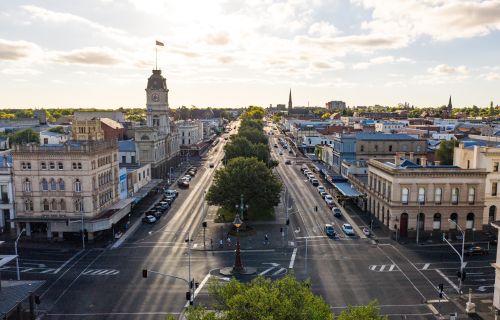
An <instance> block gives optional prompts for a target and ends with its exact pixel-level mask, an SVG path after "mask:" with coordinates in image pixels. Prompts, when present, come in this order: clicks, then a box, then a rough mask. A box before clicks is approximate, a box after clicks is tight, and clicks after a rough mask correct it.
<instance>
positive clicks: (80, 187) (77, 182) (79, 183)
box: [75, 179, 82, 192]
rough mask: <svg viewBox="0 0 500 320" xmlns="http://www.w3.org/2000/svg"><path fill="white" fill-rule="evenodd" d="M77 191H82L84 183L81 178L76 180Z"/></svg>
mask: <svg viewBox="0 0 500 320" xmlns="http://www.w3.org/2000/svg"><path fill="white" fill-rule="evenodd" d="M75 192H82V183H81V182H80V179H76V180H75Z"/></svg>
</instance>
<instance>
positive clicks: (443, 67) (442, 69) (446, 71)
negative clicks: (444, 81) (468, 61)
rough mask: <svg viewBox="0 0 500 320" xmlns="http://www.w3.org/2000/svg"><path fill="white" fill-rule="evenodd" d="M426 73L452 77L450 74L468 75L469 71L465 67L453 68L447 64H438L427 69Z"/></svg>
mask: <svg viewBox="0 0 500 320" xmlns="http://www.w3.org/2000/svg"><path fill="white" fill-rule="evenodd" d="M427 71H428V72H429V73H431V74H434V75H452V74H468V73H469V70H468V68H467V67H466V66H458V67H453V66H449V65H447V64H440V65H437V66H435V67H432V68H429V69H427Z"/></svg>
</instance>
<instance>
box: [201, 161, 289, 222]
mask: <svg viewBox="0 0 500 320" xmlns="http://www.w3.org/2000/svg"><path fill="white" fill-rule="evenodd" d="M280 191H281V183H280V182H279V181H278V180H277V178H276V177H275V176H274V175H273V174H272V171H271V170H270V169H269V168H268V167H267V166H266V165H265V164H264V162H262V161H259V160H258V159H257V158H254V157H252V158H245V157H238V158H234V159H232V160H230V161H229V162H228V164H227V166H226V167H223V168H222V169H219V170H217V171H216V173H215V176H214V180H213V184H212V186H211V187H210V189H209V190H208V193H207V202H208V204H209V205H218V206H222V207H224V208H226V209H228V210H233V209H234V205H235V204H237V203H239V201H240V196H241V194H243V196H244V199H245V202H246V203H248V205H249V213H248V214H247V215H246V216H245V218H246V219H249V220H252V216H253V212H255V213H257V212H258V211H259V210H260V211H267V210H269V209H272V208H273V207H275V206H277V205H278V203H279V201H280Z"/></svg>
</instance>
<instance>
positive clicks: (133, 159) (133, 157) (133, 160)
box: [130, 156, 135, 164]
mask: <svg viewBox="0 0 500 320" xmlns="http://www.w3.org/2000/svg"><path fill="white" fill-rule="evenodd" d="M130 158H131V160H130V162H131V163H134V164H135V156H132V157H130Z"/></svg>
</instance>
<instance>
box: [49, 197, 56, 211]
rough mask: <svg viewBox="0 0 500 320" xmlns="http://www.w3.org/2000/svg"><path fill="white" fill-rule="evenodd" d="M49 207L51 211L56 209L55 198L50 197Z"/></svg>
mask: <svg viewBox="0 0 500 320" xmlns="http://www.w3.org/2000/svg"><path fill="white" fill-rule="evenodd" d="M50 208H51V209H52V211H57V201H56V199H52V201H51V202H50Z"/></svg>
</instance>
